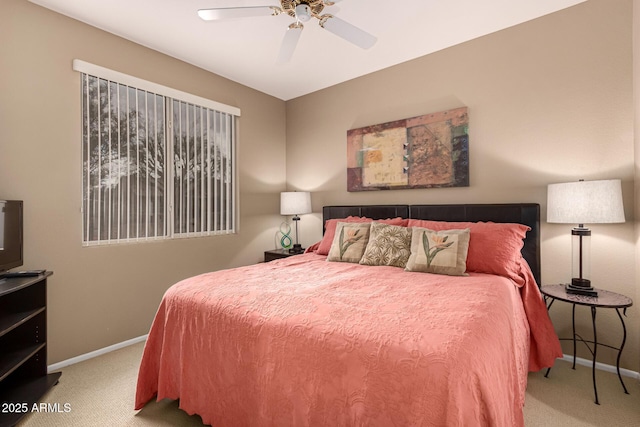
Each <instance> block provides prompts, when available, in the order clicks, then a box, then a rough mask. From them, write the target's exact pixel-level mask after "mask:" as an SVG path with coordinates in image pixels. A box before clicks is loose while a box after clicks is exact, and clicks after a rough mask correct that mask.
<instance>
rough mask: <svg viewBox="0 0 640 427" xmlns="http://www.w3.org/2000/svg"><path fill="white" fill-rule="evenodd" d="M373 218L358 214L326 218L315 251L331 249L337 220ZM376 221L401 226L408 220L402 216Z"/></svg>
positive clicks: (327, 252) (326, 251) (355, 220)
mask: <svg viewBox="0 0 640 427" xmlns="http://www.w3.org/2000/svg"><path fill="white" fill-rule="evenodd" d="M373 221H374V220H373V219H371V218H367V217H360V216H348V217H346V218H343V219H328V220H327V221H326V223H325V229H324V236H323V237H322V240H321V241H320V245H318V249H316V253H317V254H319V255H329V251H330V250H331V244H332V243H333V238H334V237H335V235H336V225H337V224H338V222H373ZM375 221H376V222H381V223H383V224H389V225H401V226H403V227H406V226H407V222H408V220H406V219H404V218H389V219H376V220H375Z"/></svg>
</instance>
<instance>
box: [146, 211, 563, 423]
mask: <svg viewBox="0 0 640 427" xmlns="http://www.w3.org/2000/svg"><path fill="white" fill-rule="evenodd" d="M539 216H540V214H539V206H538V205H537V204H528V203H527V204H492V205H477V204H471V205H375V206H370V205H369V206H327V207H324V208H323V219H324V221H323V223H324V224H325V227H326V229H325V233H324V237H323V239H322V241H321V242H318V243H317V244H316V245H313V246H312V247H310V248H309V249H308V250H307V252H306V253H305V254H303V255H297V256H293V257H289V258H285V259H281V260H277V261H272V262H270V263H263V264H258V265H252V266H246V267H240V268H234V269H229V270H222V271H217V272H212V273H207V274H202V275H199V276H196V277H192V278H189V279H186V280H184V281H181V282H179V283H177V284H175V285H173V286H172V287H171V288H169V290H167V292H166V294H165V295H164V297H163V299H162V301H161V303H160V306H159V308H158V311H157V313H156V316H155V319H154V321H153V324H152V326H151V330H150V333H149V336H148V339H147V342H146V344H145V349H144V353H143V357H142V361H141V365H140V370H139V376H138V383H137V390H136V400H135V408H136V409H141V408H142V407H144V405H145V404H146V403H147V402H149V401H150V400H153V399H157V400H161V399H165V398H168V399H174V400H177V399H179V401H180V408H182V409H183V410H184V411H186V412H187V413H189V414H198V415H200V416H201V417H202V420H203V422H204V423H205V424H210V425H213V426H418V425H424V426H441V425H442V426H444V425H446V426H482V425H486V426H523V425H524V420H523V413H522V408H523V405H524V398H525V389H526V382H527V373H528V372H529V371H537V370H540V369H542V368H545V367H549V366H552V364H553V362H554V360H555V358H557V357H561V356H562V352H561V350H560V344H559V341H558V338H557V336H556V334H555V332H554V330H553V326H552V325H551V322H550V320H549V317H548V315H547V312H546V308H545V306H544V303H543V301H542V298H541V296H540V292H539V289H538V283H540V234H539ZM365 231H366V232H367V233H369V234H368V235H367V237H368V242H369V243H367V244H364V243H363V241H364V240H365V239H360V237H362V236H364V234H362V233H365ZM393 233H395V234H393ZM409 234H410V235H411V238H410V239H409V240H411V245H412V246H411V248H410V255H409V257H408V259H407V258H406V257H407V254H406V253H405V252H406V250H407V248H406V246H403V247H402V249H401V250H399V249H397V248H395V246H394V249H393V250H392V252H385V253H384V254H382V252H380V247H378V246H376V245H375V244H374V243H376V244H378V243H379V244H382V245H383V246H384V244H387V243H385V242H387V241H388V238H389V236H390V235H395V236H402V238H403V239H405V240H404V241H405V242H406V240H407V239H408V238H409V237H407V236H409ZM359 236H360V237H359ZM416 236H422V237H421V238H418V237H416ZM432 239H433V240H432ZM338 241H339V242H338ZM394 242H395V241H394ZM416 242H420V243H419V244H422V245H423V246H421V247H424V251H425V252H424V253H423V255H426V256H427V258H429V255H427V254H431V255H432V257H431V259H430V263H429V262H427V264H425V263H424V260H422V259H421V258H419V257H417V256H416V255H415V253H417V252H419V249H417V250H416V251H415V252H414V249H415V247H414V245H415V244H416ZM429 242H432V243H431V246H429ZM433 242H435V243H433ZM465 242H466V243H465ZM338 243H340V245H338ZM454 243H455V244H454ZM350 244H351V245H352V246H350ZM359 244H363V245H364V249H363V251H364V254H363V255H362V256H361V258H359V259H360V261H359V262H349V261H348V260H347V261H345V259H347V258H348V257H345V255H346V254H348V253H349V251H355V250H356V249H357V246H358V245H359ZM419 244H418V245H419ZM465 244H466V249H465ZM393 245H396V243H394V244H393ZM425 245H426V246H425ZM451 245H453V246H451ZM372 247H373V249H371V248H372ZM449 248H458V249H457V251H458V252H457V253H456V254H454V256H453V258H451V259H452V261H451V262H452V263H453V264H451V265H453V267H442V266H435V267H434V265H435V264H437V263H436V262H435V261H433V260H434V259H436V258H439V257H441V256H445V254H446V253H447V251H448V250H449ZM460 248H462V249H464V250H462V249H460ZM370 249H371V250H370ZM375 250H377V252H376V251H375ZM403 251H404V252H403ZM429 251H431V252H429ZM465 251H466V252H465ZM440 252H441V253H442V255H440ZM462 252H464V253H465V257H464V258H461V253H462ZM389 253H391V254H394V256H389ZM434 253H435V255H433V254H434ZM396 255H397V256H396ZM338 256H340V257H343V258H339V259H338V258H336V257H338ZM354 256H355V255H354ZM433 256H435V258H433ZM403 257H404V258H403ZM412 257H413V258H412ZM400 258H402V260H403V261H404V262H405V264H398V260H399V259H400ZM354 259H358V258H357V256H355V258H354ZM443 259H444V258H443ZM371 260H373V261H371ZM363 261H366V262H367V263H368V265H364V264H361V263H362V262H363ZM447 262H449V261H447ZM461 262H462V263H464V265H463V266H462V270H461V269H460V264H461ZM403 265H404V268H403V267H402V266H403ZM442 265H444V264H442ZM447 265H448V264H447ZM425 266H426V267H425ZM433 268H436V270H435V272H434V270H433ZM438 268H444V269H445V270H437V269H438Z"/></svg>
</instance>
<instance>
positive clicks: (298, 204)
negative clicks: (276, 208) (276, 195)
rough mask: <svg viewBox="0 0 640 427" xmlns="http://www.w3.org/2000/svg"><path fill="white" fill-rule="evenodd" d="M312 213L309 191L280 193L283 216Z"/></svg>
mask: <svg viewBox="0 0 640 427" xmlns="http://www.w3.org/2000/svg"><path fill="white" fill-rule="evenodd" d="M308 213H311V194H310V193H309V192H308V191H286V192H283V193H280V214H281V215H302V214H308Z"/></svg>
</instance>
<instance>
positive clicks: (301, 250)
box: [289, 243, 304, 255]
mask: <svg viewBox="0 0 640 427" xmlns="http://www.w3.org/2000/svg"><path fill="white" fill-rule="evenodd" d="M289 253H290V254H296V255H298V254H302V253H304V248H303V247H302V245H301V244H299V243H296V244H294V245H293V247H292V248H291V249H289Z"/></svg>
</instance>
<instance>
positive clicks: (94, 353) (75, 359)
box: [47, 335, 147, 372]
mask: <svg viewBox="0 0 640 427" xmlns="http://www.w3.org/2000/svg"><path fill="white" fill-rule="evenodd" d="M146 339H147V335H143V336H141V337H137V338H132V339H130V340H127V341H123V342H121V343H118V344H114V345H110V346H109V347H105V348H101V349H99V350H96V351H92V352H90V353H85V354H81V355H80V356H76V357H72V358H71V359H67V360H63V361H62V362H58V363H54V364H52V365H49V366H48V367H47V370H48V371H49V372H53V371H57V370H58V369H62V368H64V367H66V366H69V365H73V364H75V363H79V362H84V361H85V360H89V359H93V358H94V357H98V356H102V355H103V354H107V353H110V352H112V351H116V350H120V349H121V348H125V347H128V346H130V345H133V344H137V343H139V342H142V341H146Z"/></svg>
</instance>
